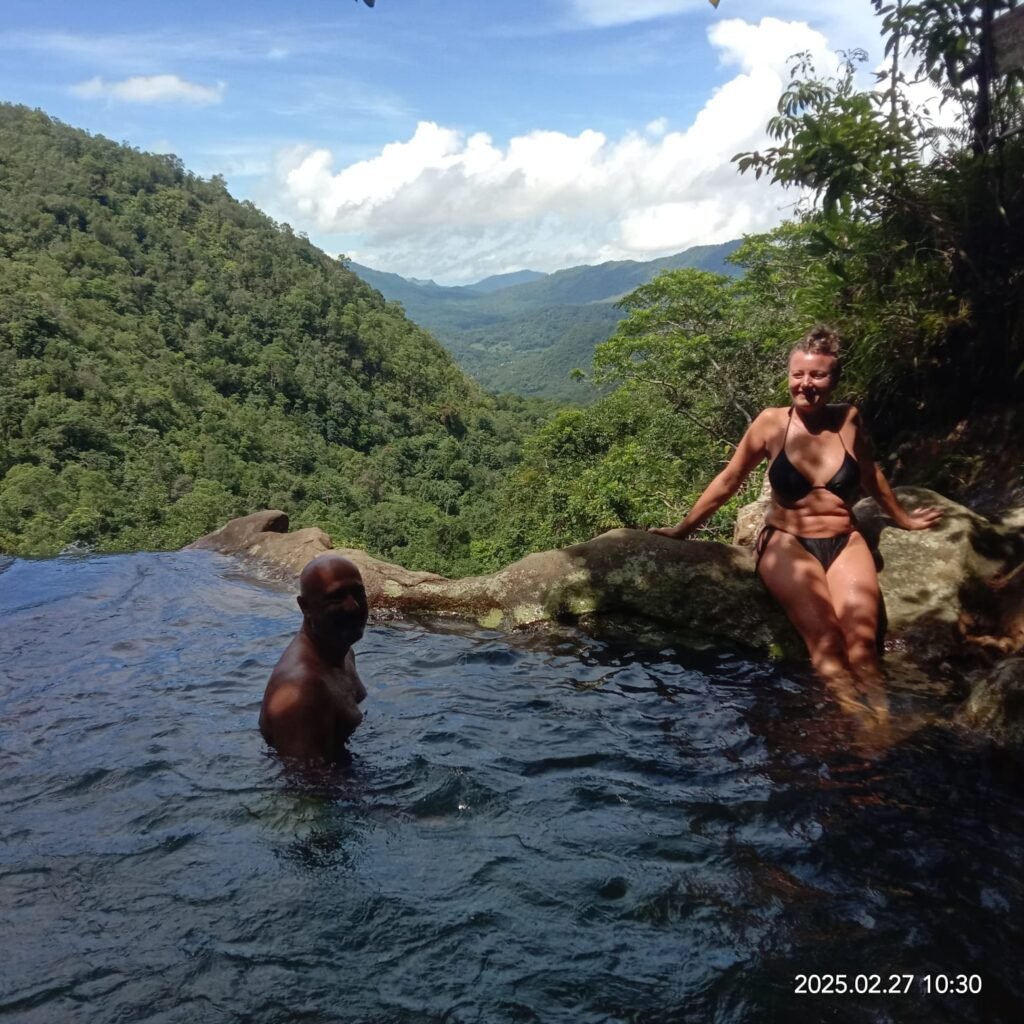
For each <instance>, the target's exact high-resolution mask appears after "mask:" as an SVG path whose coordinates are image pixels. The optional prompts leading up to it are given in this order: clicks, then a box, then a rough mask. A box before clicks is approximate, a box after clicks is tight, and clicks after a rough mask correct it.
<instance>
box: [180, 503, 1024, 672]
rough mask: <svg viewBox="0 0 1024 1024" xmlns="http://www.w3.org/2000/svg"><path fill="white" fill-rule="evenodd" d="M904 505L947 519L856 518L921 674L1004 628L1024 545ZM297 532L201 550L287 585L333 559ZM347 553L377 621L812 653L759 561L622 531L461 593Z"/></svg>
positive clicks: (319, 542) (239, 533) (254, 521)
mask: <svg viewBox="0 0 1024 1024" xmlns="http://www.w3.org/2000/svg"><path fill="white" fill-rule="evenodd" d="M897 495H898V497H899V498H900V500H901V501H902V502H903V503H904V504H905V505H906V506H907V507H910V508H913V507H917V506H918V505H938V506H941V507H942V508H943V510H944V512H945V516H944V518H943V520H942V522H941V524H940V525H939V526H937V527H936V528H935V529H933V530H927V531H918V532H913V533H908V532H905V531H902V530H897V529H893V528H891V527H890V526H888V525H887V520H886V518H885V517H884V516H883V515H882V514H881V513H880V512H879V510H878V507H877V506H876V505H875V503H874V502H871V501H863V502H861V503H860V504H858V505H857V507H856V509H855V514H856V516H857V520H858V523H859V524H860V527H861V529H862V531H863V532H864V534H865V536H866V537H867V538H868V540H869V542H870V543H872V544H873V545H874V546H875V548H876V551H877V553H878V561H879V565H880V570H881V584H882V591H883V595H884V600H885V611H886V615H887V619H888V635H889V638H890V639H893V640H896V641H902V644H903V645H904V646H906V647H907V648H910V649H912V650H913V651H914V652H915V653H916V655H917V656H918V658H919V659H920V660H927V659H928V658H945V657H948V656H949V655H951V654H953V653H955V652H958V651H960V650H962V649H963V646H964V636H965V632H967V630H966V629H965V623H969V622H971V621H973V620H972V616H973V618H974V619H977V617H978V615H979V614H980V611H979V610H980V609H985V616H986V618H985V621H986V622H991V621H1002V620H1001V619H1000V618H999V615H998V614H994V613H993V611H992V602H993V600H994V598H993V595H994V594H996V589H995V588H994V586H993V581H996V580H998V579H999V578H1000V577H999V575H998V574H999V573H1000V572H1001V571H1002V572H1003V573H1005V572H1006V571H1007V570H1008V569H1010V568H1011V567H1012V565H1014V564H1016V563H1017V562H1019V561H1020V560H1021V559H1022V557H1024V535H1022V532H1021V530H1020V529H1018V528H1017V527H1016V526H1009V527H1008V526H1003V525H994V524H992V523H989V522H988V521H987V520H985V519H983V518H982V517H980V516H977V515H975V514H974V513H973V512H971V511H969V510H968V509H966V508H963V507H962V506H960V505H957V504H955V503H954V502H951V501H949V500H947V499H946V498H943V497H942V496H941V495H939V494H935V493H934V492H932V491H924V490H921V489H918V488H899V489H898V491H897ZM287 528H288V517H287V516H286V515H285V514H284V513H283V512H260V513H256V514H255V515H252V516H246V517H245V518H244V519H236V520H232V521H231V522H230V523H228V524H227V525H226V526H225V527H223V528H222V529H220V530H218V531H217V532H216V533H212V534H209V535H208V536H206V537H203V538H201V539H200V540H198V541H196V542H195V544H193V545H190V546H191V547H193V548H205V549H209V550H215V551H222V552H225V553H228V554H235V555H241V556H243V557H247V558H250V559H256V560H257V561H258V562H259V563H260V564H267V563H269V564H271V565H273V566H276V567H277V570H278V571H279V572H281V573H283V574H286V575H295V574H297V573H298V572H300V571H301V569H302V568H303V566H305V564H306V563H307V562H308V561H309V560H310V559H311V558H314V557H315V556H316V555H318V554H321V553H322V552H323V551H327V550H329V549H330V548H331V542H330V538H328V537H327V535H326V534H325V533H323V531H321V530H316V529H306V530H299V531H296V532H295V533H292V534H289V533H287ZM338 550H339V553H340V554H344V555H347V556H348V557H349V558H351V559H352V560H353V561H354V562H356V564H357V565H358V566H359V567H360V570H361V571H362V573H363V577H364V580H365V582H366V586H367V591H368V594H369V597H370V601H371V604H372V605H373V606H374V608H375V609H376V611H377V612H378V614H379V613H381V612H386V611H399V612H427V613H438V614H452V615H457V616H460V617H463V618H467V619H472V620H475V621H476V622H478V623H479V624H480V625H482V626H484V627H488V628H502V629H507V628H513V627H517V626H525V625H531V624H534V623H543V622H552V621H580V620H585V621H608V620H622V619H628V620H630V621H631V622H634V623H636V624H637V625H638V626H639V625H642V624H644V623H646V624H647V625H648V626H650V627H652V628H653V630H654V631H655V632H657V633H660V634H663V635H665V636H666V637H668V638H671V639H672V640H673V641H674V642H677V643H681V644H686V645H689V646H698V647H708V646H714V645H727V646H741V647H746V648H748V649H752V650H754V651H758V652H761V653H769V652H772V653H787V654H797V655H798V654H800V653H802V647H801V645H800V642H799V640H798V638H797V637H796V636H795V634H794V632H793V629H792V627H791V626H790V624H789V622H788V621H787V619H786V617H785V616H784V615H783V613H782V612H781V610H780V609H779V608H778V606H777V605H776V604H775V602H774V601H772V600H771V598H770V597H769V596H768V594H767V592H766V591H765V590H764V588H763V586H762V585H761V583H760V581H759V580H758V579H757V576H756V575H755V573H754V560H753V555H752V554H751V552H750V551H749V550H747V549H745V548H742V547H737V546H734V545H727V544H714V543H709V542H702V541H676V540H671V539H669V538H667V537H662V536H660V535H657V534H649V533H646V532H642V531H639V530H612V531H610V532H609V533H605V534H602V535H601V536H600V537H595V538H594V539H593V540H589V541H586V542H584V543H582V544H573V545H571V546H569V547H566V548H560V549H558V550H555V551H542V552H538V553H536V554H531V555H527V556H526V557H525V558H523V559H520V560H519V561H518V562H514V563H513V564H512V565H509V566H506V567H505V568H504V569H502V570H501V571H500V572H496V573H492V574H491V575H488V576H471V577H467V578H465V579H461V580H450V579H446V578H445V577H443V576H438V575H437V574H436V573H429V572H416V571H413V570H409V569H405V568H403V567H402V566H398V565H392V564H390V563H388V562H382V561H380V560H379V559H376V558H373V557H371V556H370V555H367V554H366V553H365V552H364V551H359V550H357V549H352V548H341V549H338ZM1015 559H1016V562H1015V561H1014V560H1015ZM1004 578H1005V577H1004Z"/></svg>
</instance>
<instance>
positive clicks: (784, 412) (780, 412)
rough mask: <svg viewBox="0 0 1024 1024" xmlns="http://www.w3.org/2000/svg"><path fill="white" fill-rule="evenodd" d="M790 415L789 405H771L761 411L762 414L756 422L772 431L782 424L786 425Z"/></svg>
mask: <svg viewBox="0 0 1024 1024" xmlns="http://www.w3.org/2000/svg"><path fill="white" fill-rule="evenodd" d="M789 413H790V406H788V405H777V406H776V405H770V406H768V408H767V409H763V410H762V411H761V414H760V415H759V416H758V417H757V419H756V420H754V422H755V423H758V424H760V425H761V426H763V427H767V428H768V429H769V430H772V429H774V428H775V427H778V426H779V425H780V424H781V425H785V423H786V420H787V419H788V418H789Z"/></svg>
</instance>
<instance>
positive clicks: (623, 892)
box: [0, 552, 1024, 1024]
mask: <svg viewBox="0 0 1024 1024" xmlns="http://www.w3.org/2000/svg"><path fill="white" fill-rule="evenodd" d="M0 577H2V584H0V617H2V621H3V623H4V627H5V628H4V630H3V631H2V633H0V748H2V750H3V753H4V757H3V759H2V760H0V816H2V819H3V828H2V829H0V908H2V909H0V963H3V965H4V970H3V972H2V973H0V1021H2V1020H12V1021H15V1020H16V1021H18V1022H22V1021H24V1022H32V1024H34V1022H40V1024H50V1022H51V1021H64V1020H68V1021H75V1022H78V1021H83V1022H86V1024H101V1022H103V1024H105V1022H111V1024H113V1022H118V1024H133V1022H143V1021H145V1022H146V1024H152V1022H175V1024H177V1022H191V1021H220V1020H223V1021H226V1022H234V1021H239V1020H245V1021H253V1022H266V1024H272V1022H273V1024H277V1022H282V1021H289V1022H290V1021H303V1020H306V1021H316V1022H323V1021H328V1020H337V1019H346V1020H352V1021H359V1022H379V1024H424V1022H433V1021H436V1022H441V1021H444V1022H446V1024H452V1022H486V1024H491V1022H504V1021H538V1022H544V1024H552V1022H554V1024H559V1022H563V1021H564V1022H566V1024H570V1022H571V1024H590V1022H593V1024H607V1022H618V1021H622V1022H626V1021H629V1022H632V1024H667V1022H679V1021H716V1022H728V1024H734V1022H751V1024H760V1022H762V1021H775V1020H779V1021H783V1020H785V1021H796V1022H803V1021H807V1022H810V1021H815V1022H816V1021H819V1020H824V1019H828V1020H836V1021H841V1022H849V1024H868V1022H883V1021H885V1022H888V1021H895V1020H899V1021H901V1022H902V1021H910V1022H916V1021H921V1022H924V1021H929V1022H931V1021H934V1020H938V1019H942V1020H957V1021H965V1022H975V1021H976V1022H982V1021H984V1022H996V1024H999V1022H1002V1021H1007V1022H1009V1021H1014V1022H1015V1021H1016V1020H1017V1019H1018V1011H1019V1006H1020V1005H1021V1004H1022V1001H1024V984H1022V982H1021V980H1020V978H1019V972H1018V971H1017V969H1016V966H1015V965H1016V963H1017V962H1018V960H1019V953H1020V952H1021V950H1024V926H1022V925H1021V924H1020V922H1021V921H1024V881H1022V878H1024V875H1022V872H1021V871H1020V865H1021V860H1022V854H1024V808H1022V801H1021V798H1020V792H1019V785H1018V780H1017V778H1016V776H1015V775H1014V774H1013V773H1009V772H1004V773H1002V774H1001V773H1000V771H999V770H998V768H996V767H994V766H993V765H992V763H990V761H989V760H988V758H987V755H986V753H985V751H983V750H980V749H977V748H973V747H971V746H970V745H968V744H966V743H965V742H964V740H963V739H962V738H958V737H956V736H954V735H952V734H951V733H949V732H948V731H946V730H945V729H944V728H941V727H939V726H932V727H929V728H924V729H921V730H919V731H918V732H916V733H915V734H914V735H912V736H911V737H910V738H909V739H908V740H907V741H905V742H904V743H902V744H901V745H899V746H898V747H896V748H895V749H893V750H891V751H889V752H888V753H886V754H884V755H881V756H878V757H874V758H865V757H864V756H863V754H861V753H859V752H858V751H857V750H856V749H854V748H852V747H851V746H850V744H849V742H848V736H847V733H846V731H845V726H844V723H843V720H842V716H841V715H840V714H838V712H837V711H836V709H835V708H834V706H833V705H832V704H831V703H830V702H829V700H828V698H827V695H826V694H824V693H823V692H822V691H821V689H820V687H818V686H817V685H816V684H814V683H813V681H810V680H807V679H805V678H802V677H801V676H799V675H794V674H791V673H783V672H780V671H779V670H778V669H776V668H775V667H773V666H771V665H768V664H764V663H752V662H749V661H746V660H744V659H742V658H739V657H737V656H735V655H732V654H711V653H709V654H704V655H697V656H694V655H682V654H680V653H678V652H676V651H675V650H673V649H670V648H666V649H660V650H658V649H653V650H633V649H630V648H629V647H628V646H626V645H625V644H624V643H623V642H621V641H616V642H610V641H602V640H599V639H595V638H594V637H591V636H587V635H585V634H583V633H579V632H575V631H573V630H569V629H562V630H560V631H559V632H557V633H555V634H551V635H544V634H538V633H524V634H518V635H514V636H512V637H501V636H499V635H497V634H495V633H493V632H487V631H480V630H476V629H474V628H472V627H470V626H466V625H465V624H460V623H453V622H450V621H449V622H437V623H427V624H424V623H419V624H401V623H391V624H387V625H380V626H376V627H374V628H372V629H371V630H370V631H369V632H368V633H367V636H366V637H365V638H364V640H363V642H362V644H361V645H360V648H359V650H360V653H359V658H360V668H361V672H362V674H363V675H364V677H365V678H366V680H367V683H368V686H369V689H370V697H369V699H368V701H367V704H366V710H367V717H366V721H365V722H364V724H363V727H362V728H361V729H360V731H359V732H358V733H357V734H356V737H355V739H354V741H353V758H352V762H351V764H350V765H348V766H347V767H345V768H344V769H338V770H331V771H312V770H311V771H306V772H295V771H293V770H291V769H288V768H286V767H285V766H283V765H282V764H281V763H280V762H279V761H278V760H277V759H276V758H275V757H273V756H272V755H269V754H268V753H267V751H266V750H265V749H264V747H263V745H262V742H261V741H260V739H259V736H258V733H257V732H256V729H255V720H256V714H257V711H258V707H259V700H260V696H261V694H262V690H263V686H264V684H265V682H266V678H267V676H268V674H269V672H270V669H271V667H272V666H273V664H274V661H275V660H276V658H277V656H278V654H279V653H280V651H281V649H282V648H283V646H284V645H285V643H287V640H288V637H289V636H290V635H291V632H292V631H293V630H294V628H295V626H296V615H297V612H296V608H295V603H294V598H293V596H292V595H291V594H290V593H288V592H286V591H285V590H282V589H280V588H277V587H275V586H272V585H268V584H264V583H261V582H259V581H254V580H252V579H249V578H247V577H246V576H244V575H243V574H241V573H239V571H238V570H237V568H236V567H235V566H234V565H233V564H232V563H230V562H228V561H227V560H225V559H221V558H219V557H217V556H213V555H208V554H205V553H200V552H192V553H179V554H162V555H158V554H154V555H133V556H110V557H106V556H105V557H97V556H92V557H81V556H76V557H68V558H60V559H56V560H53V561H48V562H25V561H18V560H10V559H4V558H0ZM936 700H937V697H935V696H934V695H933V694H932V693H931V692H929V690H928V688H927V686H925V687H915V686H911V685H910V684H909V683H907V684H906V685H904V686H902V687H897V688H896V700H895V702H896V703H897V705H898V707H900V708H903V709H904V710H905V711H907V713H908V714H909V713H913V714H914V715H917V716H922V715H925V713H926V714H927V716H931V717H932V718H934V717H935V715H936V713H937V712H938V711H941V709H940V708H937V707H936V705H935V701H936ZM890 969H893V970H896V969H899V970H900V971H906V972H914V973H917V974H923V973H924V972H926V971H930V972H933V973H934V972H940V971H945V972H950V971H952V972H968V973H972V972H973V973H980V974H981V975H982V976H983V978H984V985H985V995H984V996H983V997H982V998H980V999H979V998H973V997H969V998H961V999H959V1000H953V1001H950V1000H949V999H947V1000H945V1001H937V999H936V997H935V996H932V997H930V998H928V997H926V996H925V995H923V994H922V993H920V992H915V993H911V994H908V995H907V996H905V997H900V998H898V999H897V998H895V997H893V998H883V997H874V998H872V999H869V998H866V997H863V998H847V999H831V1000H829V999H825V998H824V997H819V998H818V999H817V1000H812V999H810V998H806V997H801V998H797V997H794V996H793V976H794V975H795V974H796V973H811V972H815V971H817V972H828V971H832V972H835V971H837V970H844V971H847V972H851V973H855V972H858V971H859V972H868V973H870V972H877V971H882V972H885V971H888V970H890Z"/></svg>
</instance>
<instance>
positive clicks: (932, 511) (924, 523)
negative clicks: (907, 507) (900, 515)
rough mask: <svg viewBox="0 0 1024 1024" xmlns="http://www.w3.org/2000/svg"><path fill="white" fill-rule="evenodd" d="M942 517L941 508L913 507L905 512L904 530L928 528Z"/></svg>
mask: <svg viewBox="0 0 1024 1024" xmlns="http://www.w3.org/2000/svg"><path fill="white" fill-rule="evenodd" d="M941 519H942V509H941V508H915V509H914V511H913V512H908V513H907V521H906V523H904V525H903V529H904V530H930V529H931V528H932V527H933V526H935V525H936V523H938V522H939V521H940V520H941Z"/></svg>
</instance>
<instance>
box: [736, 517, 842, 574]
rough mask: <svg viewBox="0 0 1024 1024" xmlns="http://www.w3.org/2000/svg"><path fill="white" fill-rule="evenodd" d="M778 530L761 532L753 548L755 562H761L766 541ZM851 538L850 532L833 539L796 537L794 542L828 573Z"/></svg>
mask: <svg viewBox="0 0 1024 1024" xmlns="http://www.w3.org/2000/svg"><path fill="white" fill-rule="evenodd" d="M778 529H779V528H778V527H777V526H766V527H765V528H764V529H763V530H762V531H761V533H760V535H759V536H758V538H757V545H756V546H755V548H754V551H755V553H756V555H757V562H760V561H761V555H763V554H764V549H765V548H766V547H767V546H768V541H770V540H771V539H772V535H773V534H774V533H775V532H776V531H777V530H778ZM790 536H792V537H796V534H790ZM852 536H853V531H852V530H851V531H850V532H849V533H838V534H836V535H835V536H834V537H796V540H797V541H798V543H799V544H800V546H801V547H802V548H805V549H806V550H807V551H809V552H810V553H811V554H812V555H814V557H815V558H816V559H817V560H818V561H819V562H821V567H822V569H824V570H825V572H828V568H829V566H830V565H831V564H832V563H833V562H834V561H835V560H836V559H837V558H838V557H839V555H840V554H841V553H842V551H843V549H844V548H845V547H846V545H847V544H849V543H850V537H852Z"/></svg>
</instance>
